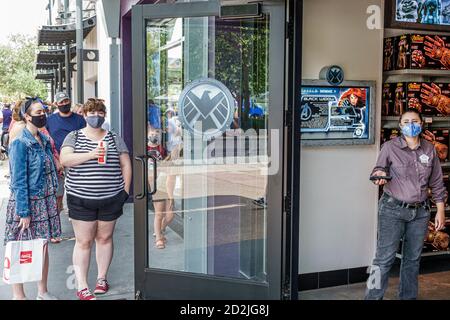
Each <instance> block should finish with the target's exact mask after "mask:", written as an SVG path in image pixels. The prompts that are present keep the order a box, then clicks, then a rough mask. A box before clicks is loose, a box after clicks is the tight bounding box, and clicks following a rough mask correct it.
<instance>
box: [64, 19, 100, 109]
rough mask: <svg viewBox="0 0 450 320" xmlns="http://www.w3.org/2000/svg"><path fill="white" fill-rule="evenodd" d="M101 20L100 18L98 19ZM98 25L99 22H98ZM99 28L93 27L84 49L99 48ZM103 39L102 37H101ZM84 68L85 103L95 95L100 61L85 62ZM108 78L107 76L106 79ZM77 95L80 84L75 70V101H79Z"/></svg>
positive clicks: (73, 86) (73, 92)
mask: <svg viewBox="0 0 450 320" xmlns="http://www.w3.org/2000/svg"><path fill="white" fill-rule="evenodd" d="M98 21H100V20H98ZM97 26H98V24H97ZM97 30H98V27H95V28H93V29H92V31H91V32H90V33H89V34H88V35H87V36H86V38H85V39H84V42H83V47H84V49H98V47H97V39H98V37H97ZM100 39H101V37H100ZM83 68H84V70H83V71H84V72H83V74H84V101H82V102H83V103H84V102H85V101H86V100H87V99H88V98H92V97H95V96H96V94H95V82H96V81H97V79H98V70H99V69H98V62H84V63H83ZM106 79H107V78H105V80H106ZM77 96H78V86H77V72H76V71H74V73H73V77H72V97H73V101H74V103H77Z"/></svg>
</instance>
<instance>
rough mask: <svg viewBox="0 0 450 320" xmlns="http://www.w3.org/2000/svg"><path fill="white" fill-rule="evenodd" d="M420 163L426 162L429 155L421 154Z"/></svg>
mask: <svg viewBox="0 0 450 320" xmlns="http://www.w3.org/2000/svg"><path fill="white" fill-rule="evenodd" d="M419 160H420V163H423V164H428V161H429V160H430V157H429V156H427V155H426V154H423V155H421V156H420V157H419Z"/></svg>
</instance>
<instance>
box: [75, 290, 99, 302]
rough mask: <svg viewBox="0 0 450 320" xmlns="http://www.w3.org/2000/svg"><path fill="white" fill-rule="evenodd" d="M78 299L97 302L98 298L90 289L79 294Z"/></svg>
mask: <svg viewBox="0 0 450 320" xmlns="http://www.w3.org/2000/svg"><path fill="white" fill-rule="evenodd" d="M77 297H78V299H80V300H97V298H96V297H95V296H94V295H93V294H92V293H91V291H90V290H89V288H84V289H83V290H80V291H78V292H77Z"/></svg>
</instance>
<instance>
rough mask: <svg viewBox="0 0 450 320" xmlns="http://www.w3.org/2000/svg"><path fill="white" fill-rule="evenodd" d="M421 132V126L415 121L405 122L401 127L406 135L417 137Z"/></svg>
mask: <svg viewBox="0 0 450 320" xmlns="http://www.w3.org/2000/svg"><path fill="white" fill-rule="evenodd" d="M421 132H422V126H421V125H420V124H418V123H415V122H410V123H406V124H404V125H403V127H402V133H403V134H404V135H405V136H407V137H412V138H414V137H417V136H418V135H419V134H420V133H421Z"/></svg>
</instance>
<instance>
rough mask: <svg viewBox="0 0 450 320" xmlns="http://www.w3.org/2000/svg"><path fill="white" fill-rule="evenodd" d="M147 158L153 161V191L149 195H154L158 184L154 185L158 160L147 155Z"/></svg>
mask: <svg viewBox="0 0 450 320" xmlns="http://www.w3.org/2000/svg"><path fill="white" fill-rule="evenodd" d="M148 157H149V158H151V159H152V160H153V190H152V192H150V193H149V194H150V195H154V194H155V193H156V191H158V184H157V183H156V182H157V174H158V170H157V163H158V159H156V158H155V157H154V156H152V155H148Z"/></svg>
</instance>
